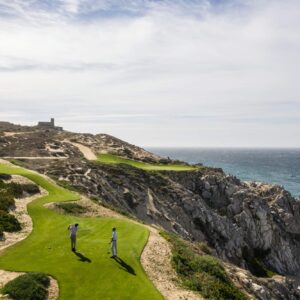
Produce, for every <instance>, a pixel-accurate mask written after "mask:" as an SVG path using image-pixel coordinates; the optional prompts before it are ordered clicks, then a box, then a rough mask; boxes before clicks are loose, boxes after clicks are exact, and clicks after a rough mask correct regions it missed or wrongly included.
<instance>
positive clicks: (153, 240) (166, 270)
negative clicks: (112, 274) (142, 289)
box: [141, 226, 203, 300]
mask: <svg viewBox="0 0 300 300" xmlns="http://www.w3.org/2000/svg"><path fill="white" fill-rule="evenodd" d="M147 227H148V229H149V230H150V236H149V240H148V243H147V245H146V247H145V249H144V251H143V253H142V256H141V263H142V266H143V268H144V270H145V271H146V273H147V275H148V277H149V278H150V280H151V281H152V282H153V283H154V285H155V286H156V288H157V289H158V290H159V291H160V293H161V294H162V295H163V296H164V298H165V299H166V300H200V299H203V298H202V297H201V296H200V295H198V294H196V293H193V292H191V291H188V290H185V289H183V288H182V287H181V286H180V285H179V283H178V277H177V275H176V272H175V270H174V269H173V267H172V264H171V257H172V254H171V247H170V244H169V243H168V242H167V241H166V240H165V239H164V238H163V237H162V236H161V235H160V234H159V232H158V230H157V229H156V228H153V227H149V226H147Z"/></svg>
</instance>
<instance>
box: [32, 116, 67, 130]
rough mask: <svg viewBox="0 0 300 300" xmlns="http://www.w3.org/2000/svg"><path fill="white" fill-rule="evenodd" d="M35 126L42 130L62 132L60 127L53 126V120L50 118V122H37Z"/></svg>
mask: <svg viewBox="0 0 300 300" xmlns="http://www.w3.org/2000/svg"><path fill="white" fill-rule="evenodd" d="M37 126H38V127H40V128H44V129H55V130H63V128H62V127H58V126H55V121H54V118H51V119H50V122H38V124H37Z"/></svg>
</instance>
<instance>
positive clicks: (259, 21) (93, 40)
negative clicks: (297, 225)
mask: <svg viewBox="0 0 300 300" xmlns="http://www.w3.org/2000/svg"><path fill="white" fill-rule="evenodd" d="M299 70H300V1H299V0H285V1H282V0H227V1H226V0H165V1H163V0H118V1H117V0H111V1H109V0H0V120H2V121H10V122H14V123H17V124H28V125H34V124H36V123H37V121H47V120H48V119H50V117H54V118H55V119H56V122H57V125H59V126H63V127H64V128H65V129H67V130H71V131H77V132H90V133H107V134H111V135H114V136H116V137H118V138H121V139H123V140H126V141H128V142H131V143H134V144H136V145H139V146H144V147H147V146H148V147H149V146H156V147H160V146H163V147H300V84H299V77H300V76H299Z"/></svg>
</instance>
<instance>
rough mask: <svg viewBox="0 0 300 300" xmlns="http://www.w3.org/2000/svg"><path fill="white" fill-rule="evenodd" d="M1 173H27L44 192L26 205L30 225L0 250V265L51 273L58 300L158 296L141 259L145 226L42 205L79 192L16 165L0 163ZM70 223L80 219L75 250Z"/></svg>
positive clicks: (157, 297) (20, 270)
mask: <svg viewBox="0 0 300 300" xmlns="http://www.w3.org/2000/svg"><path fill="white" fill-rule="evenodd" d="M0 173H6V174H11V175H12V174H15V175H21V176H24V177H27V178H28V179H30V180H31V181H33V182H34V183H36V184H37V185H38V186H40V187H41V188H43V189H45V190H47V192H48V195H47V196H41V197H40V198H38V199H36V200H34V201H33V202H31V203H30V204H29V205H28V213H29V215H30V216H31V218H32V221H33V231H32V233H31V234H30V235H29V236H28V237H27V238H26V239H25V240H23V241H21V242H19V243H17V244H15V245H14V246H12V247H9V248H7V249H6V250H4V251H3V252H1V253H0V269H4V270H8V271H19V272H31V271H34V272H42V273H45V274H48V275H51V276H52V277H54V278H55V279H56V280H57V281H58V284H59V299H63V300H68V299H72V300H76V299H78V300H79V299H80V300H82V299H89V300H92V299H103V300H104V299H107V300H108V299H114V300H116V299H132V300H134V299H151V300H156V299H163V297H162V296H161V295H160V293H159V292H158V291H157V290H156V288H155V287H154V285H153V284H152V282H151V281H150V280H149V279H148V278H147V276H146V274H145V272H144V270H143V268H142V266H141V264H140V255H141V253H142V250H143V248H144V246H145V244H146V243H147V239H148V235H149V232H148V230H147V228H145V227H144V226H142V225H139V224H137V223H134V222H131V221H130V220H126V219H117V218H104V217H75V216H71V215H65V214H60V213H58V212H56V211H53V210H50V209H48V208H45V207H44V205H45V204H46V203H51V202H64V201H74V200H78V199H79V195H78V194H76V193H74V192H71V191H69V190H66V189H64V188H62V187H59V186H57V185H56V184H55V183H53V182H52V181H50V180H47V179H46V178H44V177H42V176H40V175H38V174H37V173H34V172H31V171H29V170H26V169H24V168H21V167H13V166H9V165H4V164H0ZM19 201H22V200H19ZM74 223H78V224H79V229H78V234H77V249H76V252H72V251H71V249H70V238H69V231H68V230H67V227H68V225H69V224H74ZM112 227H116V228H117V230H118V236H119V239H118V256H119V259H118V260H115V259H111V258H110V255H111V254H110V244H109V242H110V239H111V229H112Z"/></svg>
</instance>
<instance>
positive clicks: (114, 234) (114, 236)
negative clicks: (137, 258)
mask: <svg viewBox="0 0 300 300" xmlns="http://www.w3.org/2000/svg"><path fill="white" fill-rule="evenodd" d="M117 240H118V234H117V229H116V228H115V227H114V228H113V229H112V236H111V252H112V256H111V257H112V258H115V257H117Z"/></svg>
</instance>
